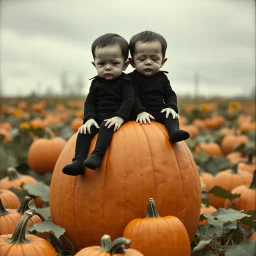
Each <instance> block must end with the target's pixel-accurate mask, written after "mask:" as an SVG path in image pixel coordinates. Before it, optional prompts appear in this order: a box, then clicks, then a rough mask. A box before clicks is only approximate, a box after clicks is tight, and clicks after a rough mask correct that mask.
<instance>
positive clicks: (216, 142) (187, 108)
mask: <svg viewBox="0 0 256 256" xmlns="http://www.w3.org/2000/svg"><path fill="white" fill-rule="evenodd" d="M83 103H84V99H82V98H72V99H67V98H61V97H58V98H54V97H49V98H38V97H35V96H31V97H27V98H2V99H1V102H0V139H1V145H0V163H1V165H0V199H1V201H0V248H1V243H2V242H1V235H3V234H6V233H7V229H4V226H7V224H6V225H5V223H7V220H6V219H4V218H5V217H6V215H9V214H10V212H11V210H9V209H18V208H19V207H20V202H22V201H23V203H22V206H23V207H21V208H22V211H21V212H20V213H19V214H20V216H19V218H18V219H17V221H16V222H15V225H13V226H12V227H11V226H9V229H8V232H9V231H10V232H13V230H14V228H15V227H16V224H17V222H18V220H20V219H21V216H25V217H24V218H23V220H25V218H27V221H28V220H29V219H30V218H31V214H35V215H36V214H37V215H39V216H40V217H41V219H43V222H42V220H40V219H39V220H34V221H33V219H32V222H33V224H32V225H30V226H29V227H28V228H27V230H28V231H27V232H29V233H31V234H33V235H37V236H40V238H41V239H46V240H48V241H49V242H50V243H51V244H52V247H53V248H54V250H56V251H57V253H58V255H74V254H75V253H76V252H77V251H79V250H80V249H82V248H84V247H88V246H93V245H97V246H100V240H98V242H95V243H96V244H91V242H90V241H93V242H94V241H95V239H96V238H94V237H93V236H94V228H95V237H98V236H99V235H98V234H97V236H96V233H97V232H98V231H97V232H96V229H97V230H104V232H105V230H110V233H111V232H112V230H111V227H108V226H109V225H108V224H107V223H105V222H104V220H103V217H102V216H100V214H98V215H97V212H98V211H100V210H101V208H102V207H103V206H102V204H101V203H100V202H97V200H98V199H97V198H98V197H97V194H99V193H100V194H102V196H103V198H106V203H107V202H108V203H109V204H110V205H111V207H115V209H113V210H112V211H113V212H111V213H113V216H112V217H111V218H110V220H109V221H110V222H111V223H112V222H113V226H114V225H115V219H118V218H119V217H120V216H121V215H122V213H123V212H124V211H125V208H127V206H129V207H134V211H133V210H131V209H128V210H127V213H126V214H127V215H129V214H128V213H131V215H132V213H133V212H136V211H137V208H139V207H140V205H137V204H136V197H137V201H140V198H142V197H143V196H140V193H142V194H143V193H144V194H145V198H146V196H147V195H146V194H147V193H146V192H145V190H146V189H145V188H143V189H142V188H141V190H140V186H139V184H138V186H137V187H135V186H134V185H132V187H130V188H127V190H126V193H127V194H129V193H130V194H131V193H133V194H134V195H133V197H134V198H135V199H134V201H133V199H131V200H127V202H125V203H120V202H119V201H118V200H119V198H118V197H119V193H118V192H115V191H118V190H117V188H115V186H114V185H113V184H118V185H117V187H118V186H119V184H126V185H127V184H129V183H130V184H137V183H136V181H134V180H135V179H132V178H130V177H129V175H125V176H124V177H123V176H122V172H123V171H122V169H125V168H127V166H130V165H132V164H134V165H135V163H137V162H136V161H142V160H141V159H144V158H141V159H138V160H137V158H136V154H137V155H139V154H142V153H143V152H144V151H143V152H142V148H143V147H142V146H141V145H139V143H138V148H137V147H134V148H133V149H132V150H129V149H125V150H127V151H125V152H124V156H123V155H122V152H123V151H122V150H123V149H122V142H119V140H118V138H119V137H117V136H116V135H114V136H116V140H115V141H114V142H113V146H112V147H111V149H109V152H108V158H107V157H106V158H105V160H104V165H103V167H102V168H101V169H100V170H98V172H97V175H96V174H94V173H93V172H92V171H88V170H87V173H88V176H86V177H85V178H84V179H83V180H82V178H81V177H78V178H77V177H71V178H70V177H64V176H66V175H64V174H62V173H61V168H62V166H63V164H64V163H66V162H67V163H68V162H69V161H71V159H70V157H71V156H72V155H73V154H74V146H73V144H74V143H73V141H74V136H73V135H74V134H75V133H76V131H77V129H78V127H79V126H80V125H81V124H82V118H83ZM255 108H256V106H255V101H254V100H253V99H244V98H241V99H235V100H231V99H223V98H216V99H205V98H200V99H199V100H198V101H197V102H196V103H195V100H194V99H192V98H182V99H180V101H179V114H180V128H182V129H184V130H186V131H188V132H189V133H190V138H189V139H188V140H186V141H185V143H186V144H185V143H184V144H183V142H179V143H177V144H179V145H177V146H175V145H174V146H173V145H172V146H170V145H168V146H165V145H166V144H165V143H166V142H165V131H163V128H162V127H160V128H159V127H158V126H157V125H156V126H153V127H155V128H154V129H155V130H157V132H159V134H160V135H159V136H160V139H159V138H158V139H157V138H153V139H152V138H149V139H148V140H149V144H150V143H151V142H152V145H153V146H151V147H152V149H154V148H156V147H157V145H158V144H159V145H160V146H161V150H163V152H165V153H164V154H163V155H162V154H160V153H159V155H158V156H157V157H158V158H156V156H155V155H157V154H158V152H156V153H155V154H154V153H152V152H151V155H150V158H151V160H150V161H152V162H154V163H155V166H156V163H158V160H159V158H162V161H163V162H165V163H166V161H173V162H171V164H170V166H171V165H175V163H176V162H177V164H178V165H179V168H177V169H175V168H174V169H173V173H172V174H171V175H173V176H170V177H178V179H179V178H181V179H182V178H184V179H185V178H186V177H185V176H182V175H184V174H182V171H184V173H186V172H187V173H188V167H182V164H184V162H186V161H187V158H186V156H183V155H182V154H184V152H185V151H183V150H185V148H188V150H187V151H188V153H187V154H188V157H190V154H191V156H192V159H194V161H195V163H192V164H191V166H192V167H193V168H194V169H195V168H196V175H195V174H194V175H193V176H192V178H191V181H190V183H193V182H194V184H197V182H198V184H200V189H199V190H200V191H199V190H198V192H196V191H194V189H193V191H191V197H189V193H188V195H187V199H186V200H185V201H182V207H183V208H184V209H185V208H186V207H187V208H186V210H184V211H183V212H186V214H187V215H186V216H185V215H184V216H183V213H182V216H183V217H182V218H180V215H179V213H177V214H176V212H175V209H172V207H170V209H171V210H170V213H169V214H168V215H171V214H173V215H174V216H176V217H177V218H180V220H181V222H182V223H183V224H184V225H183V224H182V228H184V230H187V231H188V234H187V232H186V234H185V233H179V231H178V229H177V230H175V227H176V226H175V225H174V227H173V231H172V232H173V234H171V233H170V232H169V233H168V235H167V234H166V233H165V231H161V230H160V231H161V232H162V233H160V234H166V239H167V237H168V236H169V235H173V237H174V233H175V235H176V238H175V239H176V240H175V241H176V242H174V243H173V244H172V249H170V250H171V254H170V255H180V256H182V253H181V250H183V249H184V248H185V244H186V242H187V243H188V246H189V248H188V249H187V251H186V250H185V249H184V253H183V255H184V256H186V255H195V256H197V255H198V256H200V255H206V256H207V255H220V256H224V255H227V256H243V255H244V256H247V255H255V254H254V253H255V252H256V233H255V232H256V171H255V170H256V146H255V139H256V138H255V133H256V120H255ZM132 125H133V126H131V125H130V124H127V125H126V126H125V127H122V128H121V129H120V131H118V133H119V132H120V134H122V132H123V134H126V136H128V137H129V136H130V137H129V140H131V141H132V142H133V141H134V138H133V137H132V135H131V134H132V130H129V129H133V128H134V129H137V130H136V131H138V132H139V131H140V130H139V129H140V127H138V125H139V124H136V125H137V126H136V125H135V124H132ZM154 125H155V124H154ZM131 127H133V128H131ZM158 129H159V130H158ZM125 130H127V132H126V133H125ZM127 134H128V135H127ZM143 134H144V133H143ZM143 134H142V135H141V136H144V135H143ZM145 134H146V135H149V137H150V136H153V135H151V134H153V133H152V132H151V131H150V132H149V130H147V129H146V128H145ZM72 136H73V137H72ZM141 136H140V137H139V139H140V141H142V139H141V138H142V137H141ZM161 136H163V137H161ZM71 137H72V139H71ZM161 138H163V139H161ZM129 140H127V141H129ZM68 141H69V142H68ZM71 141H72V142H71ZM159 141H160V142H159ZM162 141H163V142H162ZM132 142H131V143H132ZM72 143H73V144H72ZM93 143H95V140H94V141H93ZM118 143H119V144H118ZM127 143H128V145H130V144H129V143H130V142H127ZM141 143H142V142H141ZM161 143H162V144H161ZM111 145H112V144H111ZM131 145H132V144H131ZM162 145H163V147H162ZM160 146H159V147H160ZM64 147H65V150H63V148H64ZM165 147H166V148H167V149H165ZM143 150H144V149H143ZM145 150H146V149H145ZM165 150H166V151H165ZM110 151H111V152H110ZM132 151H133V152H132ZM187 151H186V152H187ZM61 152H62V153H61ZM141 152H142V153H141ZM145 152H146V151H145ZM169 152H171V154H173V152H174V155H175V158H172V159H174V160H169V158H168V157H167V153H169ZM114 155H119V158H118V157H117V156H114ZM65 156H66V158H65ZM122 156H123V158H122ZM133 156H134V157H133ZM182 157H184V159H185V160H179V159H183V158H182ZM125 158H126V159H125ZM150 158H149V159H150ZM120 159H121V160H120ZM57 160H58V162H57ZM148 162H149V160H147V161H146V160H145V162H143V166H142V167H140V169H143V168H145V169H147V168H148V169H150V166H147V165H149V164H148ZM174 162H175V163H174ZM115 165H118V168H119V169H120V173H121V174H120V176H117V177H115V178H111V177H110V175H109V176H108V175H107V173H106V172H107V171H105V169H104V168H108V169H106V170H108V172H110V171H111V170H112V169H115ZM159 165H161V164H159ZM166 165H167V166H169V165H168V164H166ZM111 166H113V168H112V167H111ZM192 167H191V172H192V171H193V170H192V169H193V168H192ZM111 168H112V169H111ZM136 168H137V169H136ZM154 168H155V169H154V172H155V175H156V176H155V182H157V181H156V180H157V177H159V176H158V175H160V174H158V171H159V170H160V169H161V168H162V167H159V169H157V168H158V167H154ZM166 168H168V167H166ZM182 168H184V170H182ZM186 168H187V169H186ZM189 168H190V167H189ZM103 169H104V171H103ZM135 169H136V172H137V173H138V172H140V173H141V175H144V174H143V171H142V170H140V169H139V168H138V167H136V166H135ZM161 170H162V169H161ZM189 170H190V169H189ZM113 173H114V171H113ZM134 173H135V172H134ZM159 173H160V171H159ZM86 175H87V174H86ZM104 175H105V176H104ZM161 175H165V176H163V177H162V176H161ZM161 175H160V176H161V177H160V178H159V180H160V179H163V180H162V181H161V182H160V181H159V184H157V186H159V187H161V186H162V190H164V188H163V186H164V185H163V184H164V183H166V182H165V180H168V177H169V176H168V174H161ZM149 176H150V174H148V178H149ZM109 179H114V181H113V183H108V182H109ZM138 179H139V178H138ZM85 180H86V182H88V181H91V184H94V186H95V187H93V185H91V186H89V185H88V188H83V187H82V186H85V184H84V182H85ZM102 180H103V181H102ZM127 181H128V183H126V182H127ZM100 182H103V183H104V185H103V186H102V187H101V185H100V184H101V183H100ZM134 182H135V183H134ZM168 182H170V183H168V184H170V185H169V186H171V187H173V189H172V190H170V191H172V193H171V195H169V194H167V195H166V197H170V200H173V201H175V200H177V202H176V205H179V202H178V201H179V200H184V198H185V197H183V199H182V198H181V197H180V191H181V193H184V194H185V193H186V192H185V191H186V188H184V187H183V188H177V191H176V190H175V189H176V185H175V184H176V182H178V181H176V180H175V179H174V180H171V181H168ZM108 184H110V185H109V186H108ZM182 184H183V185H184V184H187V185H186V186H189V181H188V183H182ZM69 185H70V186H71V187H72V189H73V187H74V189H73V190H72V191H71V189H70V191H69V190H68V189H67V190H65V187H68V186H69ZM86 186H87V185H86ZM127 186H128V185H127ZM177 187H178V186H177ZM191 188H192V187H191ZM193 188H196V185H195V187H193ZM86 189H88V190H86ZM178 189H182V190H178ZM91 190H92V191H93V190H95V191H94V192H95V193H94V192H90V191H91ZM110 190H113V191H110ZM85 191H87V192H85ZM156 191H158V190H157V189H156ZM168 191H169V190H168ZM82 192H83V193H86V194H84V197H85V199H83V197H81V196H80V197H79V195H81V193H82ZM110 192H111V193H110ZM159 193H160V192H159ZM175 193H177V194H175ZM148 194H150V193H148ZM192 194H193V198H192ZM110 195H111V197H110ZM120 196H121V195H120ZM183 196H184V195H183ZM87 197H88V198H89V199H88V200H87V199H86V198H87ZM128 197H129V196H128V195H127V198H128ZM150 197H154V199H155V204H156V207H157V209H158V212H159V214H160V215H161V217H165V216H164V215H163V213H165V212H166V211H165V210H164V209H165V208H164V204H165V203H164V202H165V201H164V200H165V199H164V198H163V197H164V196H163V195H162V194H161V195H160V196H159V195H158V192H154V193H152V195H151V194H150ZM30 198H32V199H34V200H30ZM78 198H80V199H78ZM180 198H181V199H180ZM65 199H67V200H70V201H69V202H70V204H69V203H67V202H68V201H65ZM58 200H59V202H58ZM80 200H81V201H83V202H81V201H80ZM86 200H87V201H86ZM101 200H103V199H100V200H99V201H101ZM115 200H116V201H118V203H116V204H115V202H116V201H115ZM193 200H194V201H193ZM60 201H61V202H65V203H64V204H63V205H61V206H60V205H59V204H60ZM198 202H199V204H198ZM122 204H123V205H122ZM146 204H147V201H146V202H145V210H142V212H143V215H142V216H137V218H144V216H146V215H145V213H146ZM171 204H172V203H171ZM73 205H74V207H80V208H81V209H80V210H79V211H80V213H79V214H76V216H73V215H72V213H71V212H72V207H73ZM158 205H159V208H158ZM173 205H174V204H173ZM193 205H194V206H193ZM97 207H98V208H97ZM116 207H117V208H116ZM5 208H6V209H8V210H7V211H6V210H5ZM173 208H174V207H173ZM106 209H107V208H106ZM143 209H144V208H143ZM197 209H198V210H197ZM139 211H140V210H138V212H139ZM199 211H200V213H199ZM167 212H168V211H167ZM76 213H77V212H76ZM104 214H105V215H108V214H109V212H105V213H104ZM184 214H185V213H184ZM51 215H52V216H51ZM84 216H86V217H84ZM115 216H116V217H115ZM199 216H200V217H199ZM34 217H36V216H34ZM34 217H33V218H34ZM104 217H105V216H104ZM155 217H156V216H155ZM161 217H159V216H158V218H161ZM120 218H121V217H120ZM177 218H175V219H177ZM193 218H194V219H193ZM188 219H189V220H188ZM88 220H93V223H91V222H90V221H88ZM151 221H152V222H154V218H153V219H151ZM37 222H40V223H39V224H36V223H37ZM190 222H191V223H192V222H194V223H195V225H196V229H195V228H193V227H192V226H190V224H191V223H190ZM74 223H75V224H74ZM126 224H128V223H126ZM8 225H11V224H8ZM76 225H78V226H80V227H75V226H76ZM103 226H104V227H103ZM167 226H168V225H166V227H165V225H162V226H161V228H163V229H165V228H166V229H167ZM83 229H88V230H89V229H90V230H91V231H90V235H91V237H92V238H91V240H90V239H89V238H88V239H87V238H84V239H83V238H81V239H80V238H79V239H80V240H79V241H78V237H80V236H83V235H84V234H85V233H83V232H84V231H83ZM119 229H120V228H119V227H117V230H119ZM113 230H114V228H113ZM122 231H123V228H122ZM160 231H159V232H160ZM146 232H147V230H146V229H145V231H143V232H141V233H140V236H142V237H143V236H144V233H145V237H146V236H147V234H146ZM113 234H114V231H113ZM127 234H128V236H129V232H128V233H127ZM103 235H104V233H103V234H102V236H103ZM85 236H86V235H85ZM121 236H122V234H121ZM128 236H127V237H128ZM130 236H131V237H128V238H129V239H131V241H132V243H131V248H134V249H137V250H139V251H141V252H142V253H143V252H144V255H147V256H151V255H152V256H153V255H157V254H154V253H153V249H152V248H151V249H150V246H152V247H154V248H155V247H157V246H158V242H157V238H156V241H155V244H152V242H151V243H149V245H148V247H147V246H145V247H144V248H143V249H141V250H140V248H142V247H140V245H138V243H137V242H136V241H137V240H136V239H138V241H139V238H134V236H133V235H132V234H130ZM16 238H17V236H16ZM112 238H113V240H114V239H115V238H116V237H112ZM160 238H161V240H159V241H163V240H164V239H165V237H164V235H160ZM97 239H98V238H97ZM145 239H146V240H147V239H149V238H145ZM168 239H170V238H169V237H168ZM189 239H190V241H189ZM123 242H124V244H122V245H120V248H121V247H122V248H123V247H125V248H126V246H127V248H128V246H129V241H128V242H127V241H123ZM126 243H127V244H126ZM159 243H161V242H159ZM168 243H169V242H168ZM137 245H138V246H137ZM44 246H50V247H49V248H50V249H49V248H48V249H47V250H48V252H49V254H47V255H56V254H54V253H55V252H53V254H50V251H51V250H52V251H53V249H52V247H51V245H44ZM133 246H135V247H133ZM136 246H137V247H136ZM159 246H160V245H159ZM146 247H147V248H146ZM160 247H161V246H160ZM160 247H159V248H160ZM182 247H184V248H183V249H182ZM106 248H107V246H106ZM145 248H146V249H145ZM120 250H121V249H120ZM129 250H130V249H129ZM143 250H144V251H143ZM147 250H149V251H147ZM161 250H162V249H161ZM161 250H160V249H159V255H167V254H166V252H165V251H161ZM127 251H128V250H127ZM127 251H126V252H125V253H127ZM0 252H1V251H0ZM160 252H161V253H160ZM127 254H128V253H127ZM6 255H7V254H6ZM17 255H18V254H17ZM81 255H89V254H81ZM91 255H94V254H91ZM95 255H96V254H95ZM104 255H110V254H104ZM113 255H119V254H113ZM129 255H141V254H136V253H135V252H134V254H129Z"/></svg>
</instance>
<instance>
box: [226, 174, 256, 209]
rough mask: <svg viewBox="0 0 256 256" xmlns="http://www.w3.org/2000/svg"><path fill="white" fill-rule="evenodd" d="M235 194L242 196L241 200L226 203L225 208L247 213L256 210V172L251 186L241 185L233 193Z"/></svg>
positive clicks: (236, 199)
mask: <svg viewBox="0 0 256 256" xmlns="http://www.w3.org/2000/svg"><path fill="white" fill-rule="evenodd" d="M231 192H232V193H233V194H240V197H239V198H235V199H233V200H232V201H230V200H226V201H225V208H233V209H236V210H244V211H245V212H247V211H250V210H255V209H256V170H255V171H254V173H253V179H252V183H251V185H250V186H246V185H241V186H238V187H236V188H234V189H233V190H232V191H231Z"/></svg>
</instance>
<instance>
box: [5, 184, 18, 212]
mask: <svg viewBox="0 0 256 256" xmlns="http://www.w3.org/2000/svg"><path fill="white" fill-rule="evenodd" d="M0 199H1V200H2V203H3V205H4V206H5V207H6V208H10V209H18V208H19V207H20V200H19V198H18V197H17V196H16V194H14V193H13V192H12V191H10V190H7V189H0Z"/></svg>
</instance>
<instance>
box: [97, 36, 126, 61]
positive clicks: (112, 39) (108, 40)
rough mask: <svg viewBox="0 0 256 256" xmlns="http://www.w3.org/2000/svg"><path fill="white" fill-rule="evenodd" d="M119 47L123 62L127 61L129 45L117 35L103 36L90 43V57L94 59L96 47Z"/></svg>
mask: <svg viewBox="0 0 256 256" xmlns="http://www.w3.org/2000/svg"><path fill="white" fill-rule="evenodd" d="M115 44H117V45H119V46H120V48H121V51H122V56H123V57H124V60H127V59H128V54H129V45H128V42H127V41H126V40H125V39H124V38H123V37H121V36H119V35H118V34H113V33H108V34H104V35H102V36H100V37H98V38H97V39H96V40H94V42H93V43H92V55H93V58H95V49H96V47H99V48H103V47H105V46H107V45H115Z"/></svg>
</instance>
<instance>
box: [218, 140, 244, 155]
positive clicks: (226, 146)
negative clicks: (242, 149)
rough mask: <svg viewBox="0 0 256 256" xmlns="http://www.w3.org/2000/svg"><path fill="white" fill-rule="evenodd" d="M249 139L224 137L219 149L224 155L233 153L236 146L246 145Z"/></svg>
mask: <svg viewBox="0 0 256 256" xmlns="http://www.w3.org/2000/svg"><path fill="white" fill-rule="evenodd" d="M248 142H249V139H248V137H247V136H245V135H226V136H225V137H224V138H223V139H222V141H221V148H222V151H223V153H224V154H225V155H227V154H228V153H230V152H232V151H234V150H233V149H234V146H235V145H237V144H247V143H248Z"/></svg>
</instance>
